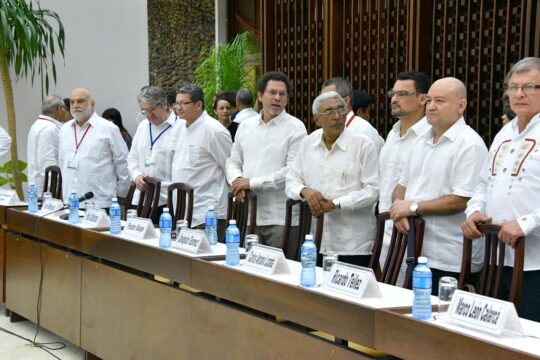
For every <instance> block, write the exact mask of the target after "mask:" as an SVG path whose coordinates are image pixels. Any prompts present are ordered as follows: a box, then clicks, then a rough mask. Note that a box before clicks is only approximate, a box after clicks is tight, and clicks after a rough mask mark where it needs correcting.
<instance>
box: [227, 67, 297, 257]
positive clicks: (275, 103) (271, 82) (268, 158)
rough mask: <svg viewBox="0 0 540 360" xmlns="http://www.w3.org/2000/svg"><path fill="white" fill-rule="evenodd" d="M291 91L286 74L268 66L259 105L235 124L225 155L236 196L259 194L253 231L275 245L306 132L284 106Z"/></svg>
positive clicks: (280, 238) (280, 234)
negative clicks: (290, 177)
mask: <svg viewBox="0 0 540 360" xmlns="http://www.w3.org/2000/svg"><path fill="white" fill-rule="evenodd" d="M290 92H291V84H290V82H289V78H288V77H287V75H285V74H283V73H280V72H268V73H266V74H264V75H263V76H262V77H261V78H260V79H259V82H258V84H257V96H258V98H259V102H260V103H261V104H262V111H261V113H260V114H257V115H256V116H253V117H251V118H248V119H246V120H244V121H243V122H242V124H241V125H240V126H239V127H238V131H237V132H236V138H235V143H234V144H233V147H232V152H231V157H230V158H229V159H228V160H227V180H228V181H229V183H230V184H231V192H233V193H234V194H235V196H236V197H237V198H238V199H239V200H240V201H243V200H244V196H245V190H248V189H251V190H252V191H253V192H254V193H255V194H257V220H256V224H257V234H258V235H259V239H260V241H261V243H263V244H265V245H269V246H275V247H281V245H282V241H283V230H284V225H285V205H286V202H287V197H286V196H285V192H284V188H285V176H286V175H287V171H288V170H289V168H290V165H291V163H292V161H293V159H294V157H295V156H296V152H297V151H298V146H299V145H300V142H301V141H302V138H304V137H305V136H306V133H307V132H306V127H305V125H304V123H303V122H302V121H300V120H299V119H297V118H295V117H294V116H292V115H289V114H288V113H287V111H286V110H285V108H286V107H287V104H288V102H289V95H290ZM250 221H253V219H251V220H250Z"/></svg>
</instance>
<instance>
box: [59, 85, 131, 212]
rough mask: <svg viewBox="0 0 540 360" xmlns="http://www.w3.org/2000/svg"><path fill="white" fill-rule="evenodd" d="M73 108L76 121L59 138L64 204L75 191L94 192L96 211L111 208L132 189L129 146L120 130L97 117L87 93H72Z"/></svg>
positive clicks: (72, 121) (89, 94)
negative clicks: (114, 199) (114, 202)
mask: <svg viewBox="0 0 540 360" xmlns="http://www.w3.org/2000/svg"><path fill="white" fill-rule="evenodd" d="M70 104H71V115H73V117H74V119H73V120H70V121H68V122H67V123H65V124H64V125H63V126H62V127H61V128H60V133H59V134H58V137H59V139H60V140H59V151H58V164H59V166H60V168H61V169H62V196H63V197H64V203H67V202H68V198H69V195H70V194H71V191H72V190H76V191H77V194H79V196H81V195H82V194H85V193H87V192H89V191H91V192H93V193H94V202H95V205H96V207H98V208H104V209H105V208H109V206H110V204H111V199H112V198H113V197H123V196H125V195H126V193H127V191H128V189H129V183H130V180H129V171H128V168H127V155H128V149H127V145H126V142H125V141H124V139H123V138H122V135H120V130H119V129H118V126H116V125H114V124H113V123H112V122H110V121H108V120H105V119H104V118H102V117H100V116H98V115H97V114H96V113H95V111H94V108H95V102H94V99H93V98H92V94H91V93H90V91H89V90H88V89H84V88H79V89H75V90H73V91H72V92H71V96H70ZM83 206H84V205H83Z"/></svg>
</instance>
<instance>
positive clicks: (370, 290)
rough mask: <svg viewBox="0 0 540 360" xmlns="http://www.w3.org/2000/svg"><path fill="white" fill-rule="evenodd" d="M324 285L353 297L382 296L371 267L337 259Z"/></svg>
mask: <svg viewBox="0 0 540 360" xmlns="http://www.w3.org/2000/svg"><path fill="white" fill-rule="evenodd" d="M326 287H327V288H328V289H332V290H335V291H338V292H340V293H344V294H347V295H351V296H354V297H362V296H364V295H366V296H371V297H382V294H381V290H380V289H379V284H378V283H377V280H376V279H375V274H374V273H373V270H372V269H370V268H364V267H361V266H356V265H351V264H347V263H343V262H339V261H338V262H336V263H335V264H334V266H332V270H330V275H329V276H328V280H327V282H326Z"/></svg>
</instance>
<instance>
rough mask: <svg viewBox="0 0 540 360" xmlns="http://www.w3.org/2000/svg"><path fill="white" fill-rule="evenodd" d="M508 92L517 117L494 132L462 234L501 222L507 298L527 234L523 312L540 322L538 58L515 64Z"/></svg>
mask: <svg viewBox="0 0 540 360" xmlns="http://www.w3.org/2000/svg"><path fill="white" fill-rule="evenodd" d="M505 86H506V94H508V98H509V100H510V107H511V108H512V110H513V111H514V112H515V113H516V115H517V116H516V117H515V118H514V119H513V120H511V121H510V122H509V123H508V124H506V125H505V126H504V127H503V128H502V129H501V131H499V133H498V134H497V136H495V139H494V140H493V143H492V144H491V147H490V150H489V154H488V156H487V158H486V161H485V163H484V167H483V169H482V172H481V173H480V180H479V181H478V186H477V187H476V190H475V193H474V196H473V197H472V198H471V200H470V201H469V203H468V204H467V210H466V214H467V221H465V222H464V223H463V225H462V229H463V234H464V235H465V236H466V237H467V238H469V239H475V238H478V237H480V236H481V234H480V232H479V231H478V229H477V228H476V224H478V223H490V222H492V223H494V224H498V225H500V226H501V231H500V232H499V239H500V240H501V241H503V242H504V243H506V244H507V245H509V246H507V249H506V252H505V260H504V265H505V268H504V270H503V284H502V289H501V290H502V291H501V293H500V296H501V298H502V299H508V292H509V286H510V283H511V279H512V270H513V269H512V266H513V265H514V250H513V249H512V248H511V247H514V246H515V245H516V241H517V239H519V238H520V237H522V236H525V262H524V270H525V271H524V273H523V285H522V286H523V287H522V290H521V301H520V304H518V306H517V310H518V313H519V316H521V317H524V318H527V319H530V320H534V321H540V307H539V306H538V298H539V296H540V243H539V241H540V207H539V205H538V204H539V203H540V197H539V195H540V164H539V162H538V161H539V158H538V154H539V153H538V148H539V146H540V145H539V144H540V58H537V57H528V58H525V59H522V60H520V61H518V62H517V63H516V64H514V65H513V66H512V68H511V69H510V71H509V72H508V74H507V75H506V79H505Z"/></svg>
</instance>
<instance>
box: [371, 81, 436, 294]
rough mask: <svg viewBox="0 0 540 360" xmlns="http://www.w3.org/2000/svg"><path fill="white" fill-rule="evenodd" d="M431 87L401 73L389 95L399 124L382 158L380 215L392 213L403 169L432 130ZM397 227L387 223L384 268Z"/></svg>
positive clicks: (403, 269) (382, 152) (401, 276)
mask: <svg viewBox="0 0 540 360" xmlns="http://www.w3.org/2000/svg"><path fill="white" fill-rule="evenodd" d="M429 86H430V81H429V78H428V77H427V75H426V74H424V73H422V72H418V71H409V72H401V73H399V74H398V76H397V79H396V82H395V83H394V86H393V88H392V90H390V91H388V97H389V98H390V104H391V114H392V117H395V118H398V121H397V122H396V123H395V124H394V126H392V129H391V130H390V132H389V133H388V137H387V138H386V142H385V143H384V146H383V148H382V150H381V154H380V156H379V173H380V181H381V187H380V189H379V212H380V213H383V212H387V211H389V210H390V205H392V193H393V192H394V189H395V188H396V185H397V184H398V181H399V177H400V175H401V171H402V169H403V167H404V166H406V165H407V161H408V159H409V157H408V155H409V152H410V150H411V148H412V147H413V145H414V144H415V142H416V141H417V139H418V138H420V137H421V136H422V135H423V134H424V133H425V132H426V131H428V130H429V129H431V126H430V125H429V124H428V122H427V118H426V117H425V109H426V93H427V92H428V90H429ZM393 225H394V224H393V223H392V221H391V220H389V221H387V223H386V227H385V231H384V241H383V245H382V249H381V256H380V265H381V267H382V266H383V265H384V262H385V260H386V256H387V254H388V248H389V246H390V237H391V236H392V228H393ZM404 276H405V267H404V266H402V269H401V271H400V276H399V277H398V282H397V283H398V284H402V283H403V279H404Z"/></svg>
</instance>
